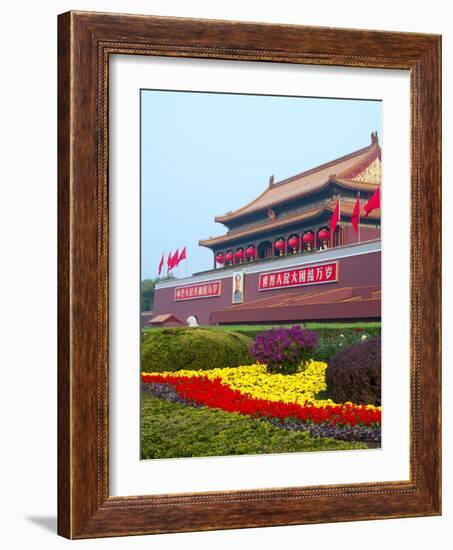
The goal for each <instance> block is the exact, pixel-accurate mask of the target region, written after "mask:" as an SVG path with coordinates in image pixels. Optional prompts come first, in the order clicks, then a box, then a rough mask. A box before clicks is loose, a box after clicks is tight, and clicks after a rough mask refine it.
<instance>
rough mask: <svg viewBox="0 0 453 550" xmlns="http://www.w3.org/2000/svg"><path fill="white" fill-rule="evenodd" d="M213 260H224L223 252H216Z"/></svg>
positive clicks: (218, 261) (221, 261)
mask: <svg viewBox="0 0 453 550" xmlns="http://www.w3.org/2000/svg"><path fill="white" fill-rule="evenodd" d="M215 261H216V262H217V263H218V264H223V262H224V257H223V254H222V253H221V252H219V253H218V254H216V257H215Z"/></svg>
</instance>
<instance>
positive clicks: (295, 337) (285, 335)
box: [252, 325, 318, 374]
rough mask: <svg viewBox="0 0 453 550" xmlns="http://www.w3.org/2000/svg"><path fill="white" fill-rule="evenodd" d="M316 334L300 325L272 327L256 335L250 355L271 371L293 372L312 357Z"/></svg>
mask: <svg viewBox="0 0 453 550" xmlns="http://www.w3.org/2000/svg"><path fill="white" fill-rule="evenodd" d="M317 340H318V339H317V335H316V333H315V332H312V331H310V330H306V329H302V328H301V327H300V325H294V326H292V327H290V328H283V327H282V328H273V329H270V330H266V331H264V332H260V333H259V334H257V335H256V339H255V342H254V343H253V345H252V355H253V357H254V358H255V359H256V360H257V361H259V362H260V363H263V364H266V365H267V367H268V369H269V370H270V371H271V372H272V371H273V372H283V373H288V374H289V373H293V372H296V371H297V370H298V368H299V367H300V366H301V365H305V364H306V363H307V362H308V361H309V360H310V359H311V358H312V357H313V352H314V350H315V348H316V344H317Z"/></svg>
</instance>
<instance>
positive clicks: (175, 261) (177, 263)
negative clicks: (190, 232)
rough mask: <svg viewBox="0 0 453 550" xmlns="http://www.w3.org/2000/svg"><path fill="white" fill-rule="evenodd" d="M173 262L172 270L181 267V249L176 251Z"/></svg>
mask: <svg viewBox="0 0 453 550" xmlns="http://www.w3.org/2000/svg"><path fill="white" fill-rule="evenodd" d="M171 262H172V266H171V267H172V269H173V268H174V267H178V265H179V249H178V248H177V249H176V250H175V253H174V254H173V258H172V260H171Z"/></svg>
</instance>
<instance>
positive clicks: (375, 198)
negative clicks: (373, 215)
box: [365, 187, 381, 218]
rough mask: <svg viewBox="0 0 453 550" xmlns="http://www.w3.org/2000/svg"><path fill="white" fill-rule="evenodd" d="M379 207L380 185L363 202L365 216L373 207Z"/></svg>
mask: <svg viewBox="0 0 453 550" xmlns="http://www.w3.org/2000/svg"><path fill="white" fill-rule="evenodd" d="M380 207H381V192H380V187H378V188H377V189H376V191H375V192H374V193H373V194H372V195H371V197H370V200H369V201H368V202H367V203H366V204H365V218H366V217H367V216H368V214H370V212H372V211H373V210H374V209H375V208H380Z"/></svg>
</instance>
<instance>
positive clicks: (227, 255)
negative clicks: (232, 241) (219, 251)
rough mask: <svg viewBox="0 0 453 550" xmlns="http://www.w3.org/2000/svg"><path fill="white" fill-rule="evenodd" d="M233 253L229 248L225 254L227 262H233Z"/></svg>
mask: <svg viewBox="0 0 453 550" xmlns="http://www.w3.org/2000/svg"><path fill="white" fill-rule="evenodd" d="M233 258H234V256H233V253H232V252H231V250H228V252H227V253H226V254H225V260H226V261H227V262H232V261H233Z"/></svg>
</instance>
